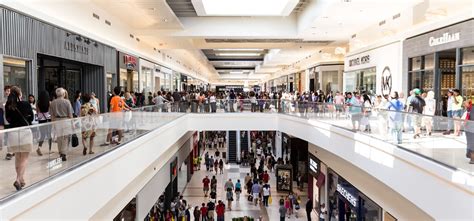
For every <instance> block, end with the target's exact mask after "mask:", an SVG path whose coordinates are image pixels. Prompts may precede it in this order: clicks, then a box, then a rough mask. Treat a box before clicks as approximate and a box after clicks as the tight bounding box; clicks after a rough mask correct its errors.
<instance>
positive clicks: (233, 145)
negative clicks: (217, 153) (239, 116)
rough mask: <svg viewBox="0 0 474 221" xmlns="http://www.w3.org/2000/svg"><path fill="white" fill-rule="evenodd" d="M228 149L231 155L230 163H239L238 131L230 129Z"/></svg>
mask: <svg viewBox="0 0 474 221" xmlns="http://www.w3.org/2000/svg"><path fill="white" fill-rule="evenodd" d="M227 142H228V145H227V146H228V150H227V154H228V155H229V158H228V159H229V163H237V132H236V131H229V139H228V141H227Z"/></svg>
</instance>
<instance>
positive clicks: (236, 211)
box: [183, 150, 317, 221]
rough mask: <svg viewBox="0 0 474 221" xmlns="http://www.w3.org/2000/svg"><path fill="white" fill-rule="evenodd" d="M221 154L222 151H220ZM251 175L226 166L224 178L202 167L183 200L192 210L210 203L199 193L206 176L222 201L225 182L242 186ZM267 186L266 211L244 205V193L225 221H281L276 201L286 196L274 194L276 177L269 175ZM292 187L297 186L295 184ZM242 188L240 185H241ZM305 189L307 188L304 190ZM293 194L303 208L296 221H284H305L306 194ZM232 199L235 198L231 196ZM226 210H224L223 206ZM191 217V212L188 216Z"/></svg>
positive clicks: (194, 175)
mask: <svg viewBox="0 0 474 221" xmlns="http://www.w3.org/2000/svg"><path fill="white" fill-rule="evenodd" d="M220 151H221V152H222V150H220ZM209 152H210V153H212V154H213V153H214V151H213V150H209ZM247 173H250V167H248V166H240V165H238V164H226V165H225V166H224V174H218V175H216V173H215V172H208V171H206V167H205V165H201V170H198V171H195V173H194V174H193V176H192V179H191V181H190V182H189V183H188V184H187V186H186V189H185V191H184V192H183V196H184V198H185V199H186V200H187V201H188V204H189V205H191V206H192V207H193V208H194V207H195V206H199V207H200V206H201V204H202V203H207V202H208V201H209V198H208V197H204V193H203V191H202V179H203V178H204V177H205V176H206V175H207V176H209V178H212V176H216V178H217V181H218V182H217V200H224V201H225V202H226V203H227V201H226V200H225V190H224V183H225V181H227V180H228V179H232V182H234V183H235V182H237V179H240V182H242V183H243V182H244V179H245V175H246V174H247ZM270 177H271V178H270V182H269V183H270V186H271V192H272V198H273V203H272V204H271V205H269V207H263V206H260V205H258V206H255V205H254V204H253V203H251V202H249V201H247V194H246V193H245V190H243V191H244V192H243V193H242V194H241V196H240V201H236V200H235V201H233V202H232V210H231V211H229V210H226V213H225V220H232V218H234V217H243V216H252V217H254V218H255V220H257V218H258V217H262V220H265V221H272V220H280V218H279V217H280V215H279V213H278V208H279V207H278V200H279V199H280V197H284V196H287V195H288V194H287V193H284V192H277V191H276V184H275V183H276V178H275V173H274V172H272V173H270ZM293 186H296V184H294V185H293ZM242 187H243V185H242ZM305 188H306V187H305ZM294 192H295V193H296V194H298V195H299V196H300V197H301V201H302V205H301V209H300V210H299V211H298V212H297V215H298V218H296V217H295V215H292V216H291V217H290V218H289V219H288V217H287V218H286V220H307V218H306V212H305V211H304V203H306V200H307V193H306V192H305V191H299V190H298V189H297V188H294ZM234 199H235V195H234ZM226 207H227V206H226ZM191 214H192V212H191ZM316 216H317V215H316V214H313V216H312V217H313V220H316Z"/></svg>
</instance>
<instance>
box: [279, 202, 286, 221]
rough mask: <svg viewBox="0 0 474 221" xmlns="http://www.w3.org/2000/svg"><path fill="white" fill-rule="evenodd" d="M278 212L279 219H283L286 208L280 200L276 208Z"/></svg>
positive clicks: (282, 220) (281, 220) (283, 220)
mask: <svg viewBox="0 0 474 221" xmlns="http://www.w3.org/2000/svg"><path fill="white" fill-rule="evenodd" d="M278 213H279V214H280V221H285V217H286V213H287V209H286V207H285V204H284V202H282V201H281V200H280V208H278Z"/></svg>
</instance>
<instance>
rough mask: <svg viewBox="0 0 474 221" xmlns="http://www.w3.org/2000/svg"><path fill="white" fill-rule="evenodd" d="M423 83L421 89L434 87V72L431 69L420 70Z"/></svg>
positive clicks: (430, 89) (425, 89)
mask: <svg viewBox="0 0 474 221" xmlns="http://www.w3.org/2000/svg"><path fill="white" fill-rule="evenodd" d="M421 73H422V79H423V84H422V85H421V87H420V88H421V89H422V90H423V91H432V90H433V89H434V72H433V70H427V71H422V72H421Z"/></svg>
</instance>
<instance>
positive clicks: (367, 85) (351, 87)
mask: <svg viewBox="0 0 474 221" xmlns="http://www.w3.org/2000/svg"><path fill="white" fill-rule="evenodd" d="M400 48H401V43H400V41H396V42H392V43H388V44H384V45H381V46H377V47H374V48H372V49H369V50H367V51H363V52H358V53H355V54H350V55H348V56H346V57H345V59H344V77H343V84H344V86H343V88H344V92H354V91H357V92H361V93H363V92H366V93H368V94H371V95H376V94H377V95H388V94H390V92H391V91H401V90H402V85H403V84H402V74H401V71H400V70H401V51H400Z"/></svg>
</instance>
